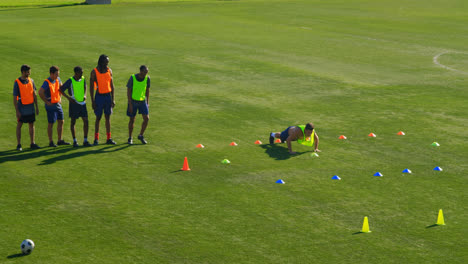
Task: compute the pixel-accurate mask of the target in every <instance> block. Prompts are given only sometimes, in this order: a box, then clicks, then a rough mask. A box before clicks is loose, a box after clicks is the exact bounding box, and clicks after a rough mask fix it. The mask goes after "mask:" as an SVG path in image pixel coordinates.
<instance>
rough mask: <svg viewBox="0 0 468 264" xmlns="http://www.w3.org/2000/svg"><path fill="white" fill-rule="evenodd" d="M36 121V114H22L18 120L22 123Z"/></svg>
mask: <svg viewBox="0 0 468 264" xmlns="http://www.w3.org/2000/svg"><path fill="white" fill-rule="evenodd" d="M35 121H36V115H35V114H32V115H21V118H20V119H19V120H18V122H21V123H34V122H35Z"/></svg>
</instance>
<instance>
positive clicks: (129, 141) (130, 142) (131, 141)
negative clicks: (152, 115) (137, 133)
mask: <svg viewBox="0 0 468 264" xmlns="http://www.w3.org/2000/svg"><path fill="white" fill-rule="evenodd" d="M127 143H128V144H129V145H133V139H132V138H131V137H129V138H128V141H127Z"/></svg>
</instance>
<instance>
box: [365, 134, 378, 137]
mask: <svg viewBox="0 0 468 264" xmlns="http://www.w3.org/2000/svg"><path fill="white" fill-rule="evenodd" d="M367 136H368V137H376V135H375V134H374V133H370V134H369V135H367Z"/></svg>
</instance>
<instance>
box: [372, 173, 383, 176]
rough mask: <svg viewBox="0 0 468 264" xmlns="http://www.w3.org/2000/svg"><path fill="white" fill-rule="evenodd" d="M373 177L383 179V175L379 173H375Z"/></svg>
mask: <svg viewBox="0 0 468 264" xmlns="http://www.w3.org/2000/svg"><path fill="white" fill-rule="evenodd" d="M374 176H377V177H383V174H382V173H380V172H376V173H375V174H374Z"/></svg>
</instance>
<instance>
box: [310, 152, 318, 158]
mask: <svg viewBox="0 0 468 264" xmlns="http://www.w3.org/2000/svg"><path fill="white" fill-rule="evenodd" d="M310 156H311V157H318V156H319V154H317V152H314V153H312V154H310Z"/></svg>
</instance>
